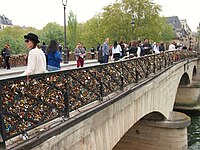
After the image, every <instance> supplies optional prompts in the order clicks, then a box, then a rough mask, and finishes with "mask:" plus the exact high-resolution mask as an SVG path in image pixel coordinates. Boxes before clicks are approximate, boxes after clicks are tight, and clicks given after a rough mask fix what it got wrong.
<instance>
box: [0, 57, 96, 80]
mask: <svg viewBox="0 0 200 150" xmlns="http://www.w3.org/2000/svg"><path fill="white" fill-rule="evenodd" d="M96 64H99V63H98V61H97V59H93V60H85V62H84V66H88V65H96ZM68 68H76V61H69V63H68V64H63V63H61V70H65V69H68ZM25 70H26V66H23V67H12V68H11V69H9V70H7V69H4V68H0V79H5V78H6V76H8V77H13V76H14V75H18V74H21V73H23V72H24V71H25Z"/></svg>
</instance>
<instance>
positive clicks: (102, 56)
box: [97, 38, 192, 63]
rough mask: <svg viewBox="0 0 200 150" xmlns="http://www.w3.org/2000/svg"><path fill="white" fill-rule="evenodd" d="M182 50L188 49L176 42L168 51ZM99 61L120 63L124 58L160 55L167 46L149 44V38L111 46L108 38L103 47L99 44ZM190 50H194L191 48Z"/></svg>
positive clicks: (116, 43) (116, 42) (115, 43)
mask: <svg viewBox="0 0 200 150" xmlns="http://www.w3.org/2000/svg"><path fill="white" fill-rule="evenodd" d="M175 49H179V50H180V49H182V50H187V47H186V46H184V45H180V44H178V43H176V42H175V41H172V43H171V44H170V45H169V48H168V50H175ZM97 50H98V61H99V62H100V63H108V60H109V58H110V60H114V61H118V60H119V59H122V58H132V57H140V56H145V55H149V54H159V53H161V52H164V51H165V50H166V46H165V45H164V43H162V42H154V43H153V44H150V43H149V40H148V38H145V39H144V40H143V41H141V40H139V41H136V40H132V41H130V42H129V43H128V44H127V43H124V42H118V41H114V43H113V45H112V44H110V45H109V38H106V39H105V41H104V43H103V44H102V45H100V44H98V46H97ZM188 50H192V49H191V48H189V49H188Z"/></svg>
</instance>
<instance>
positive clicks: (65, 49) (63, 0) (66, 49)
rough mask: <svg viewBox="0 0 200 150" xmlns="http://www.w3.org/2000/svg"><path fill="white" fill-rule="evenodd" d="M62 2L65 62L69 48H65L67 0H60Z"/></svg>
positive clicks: (64, 61)
mask: <svg viewBox="0 0 200 150" xmlns="http://www.w3.org/2000/svg"><path fill="white" fill-rule="evenodd" d="M62 4H63V6H64V56H63V63H64V64H67V63H68V62H69V50H68V48H67V35H66V13H65V9H66V6H67V0H62Z"/></svg>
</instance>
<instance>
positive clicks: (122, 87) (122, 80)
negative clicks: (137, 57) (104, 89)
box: [120, 62, 124, 90]
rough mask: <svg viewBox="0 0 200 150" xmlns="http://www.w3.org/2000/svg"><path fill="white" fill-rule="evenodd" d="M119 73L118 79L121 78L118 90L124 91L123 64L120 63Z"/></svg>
mask: <svg viewBox="0 0 200 150" xmlns="http://www.w3.org/2000/svg"><path fill="white" fill-rule="evenodd" d="M121 66H122V68H121V72H120V78H121V86H120V90H123V89H124V75H123V63H122V62H121Z"/></svg>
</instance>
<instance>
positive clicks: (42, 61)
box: [22, 48, 46, 75]
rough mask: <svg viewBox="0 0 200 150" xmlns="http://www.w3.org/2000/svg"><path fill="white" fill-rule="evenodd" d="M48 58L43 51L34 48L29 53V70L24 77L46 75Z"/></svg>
mask: <svg viewBox="0 0 200 150" xmlns="http://www.w3.org/2000/svg"><path fill="white" fill-rule="evenodd" d="M45 71H46V57H45V54H44V52H43V51H42V50H41V49H38V48H34V49H32V50H30V51H29V54H28V64H27V69H26V70H25V72H24V73H23V74H22V75H31V74H37V73H45Z"/></svg>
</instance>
